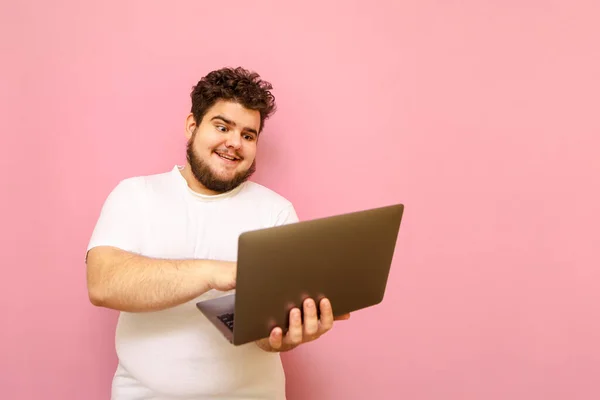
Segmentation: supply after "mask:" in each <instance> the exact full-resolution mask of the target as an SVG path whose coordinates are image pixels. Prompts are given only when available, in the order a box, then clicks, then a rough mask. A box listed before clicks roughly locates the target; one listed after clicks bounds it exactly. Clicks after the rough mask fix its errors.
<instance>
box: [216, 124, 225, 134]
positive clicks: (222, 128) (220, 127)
mask: <svg viewBox="0 0 600 400" xmlns="http://www.w3.org/2000/svg"><path fill="white" fill-rule="evenodd" d="M215 127H216V128H217V130H218V131H221V132H227V127H226V126H224V125H216V126H215Z"/></svg>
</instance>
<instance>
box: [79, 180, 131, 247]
mask: <svg viewBox="0 0 600 400" xmlns="http://www.w3.org/2000/svg"><path fill="white" fill-rule="evenodd" d="M142 189H143V182H141V181H139V180H138V179H134V178H130V179H125V180H123V181H121V182H119V184H118V185H117V186H116V187H115V188H114V189H113V190H112V191H111V192H110V194H109V195H108V197H107V198H106V200H105V202H104V204H103V206H102V209H101V211H100V216H99V218H98V221H97V222H96V226H95V227H94V230H93V232H92V236H91V239H90V241H89V244H88V247H87V251H89V250H91V249H92V248H94V247H97V246H113V247H118V248H120V249H122V250H125V251H130V252H135V253H139V251H140V248H141V246H140V243H141V233H142V224H143V204H142V199H143V193H142Z"/></svg>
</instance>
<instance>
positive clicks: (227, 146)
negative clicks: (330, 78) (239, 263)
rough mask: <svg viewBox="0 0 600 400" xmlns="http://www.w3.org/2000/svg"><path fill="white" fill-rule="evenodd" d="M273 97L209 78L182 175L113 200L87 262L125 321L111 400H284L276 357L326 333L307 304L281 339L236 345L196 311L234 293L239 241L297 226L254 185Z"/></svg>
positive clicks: (236, 76)
mask: <svg viewBox="0 0 600 400" xmlns="http://www.w3.org/2000/svg"><path fill="white" fill-rule="evenodd" d="M271 89H272V86H271V85H270V84H269V83H268V82H265V81H263V80H261V78H260V77H259V76H258V75H257V74H256V73H251V72H249V71H246V70H244V69H242V68H236V69H230V68H225V69H221V70H217V71H213V72H211V73H209V74H208V75H207V76H206V77H204V78H202V79H201V80H200V81H199V82H198V84H197V85H196V86H195V87H194V89H193V91H192V93H191V98H192V108H191V112H190V114H189V115H188V116H187V119H186V123H185V135H186V138H187V162H186V164H185V166H183V167H179V166H175V167H174V168H173V169H172V170H170V171H168V172H165V173H161V174H156V175H149V176H138V177H133V178H127V179H124V180H122V181H121V182H120V183H119V184H118V185H117V186H116V187H115V188H114V189H113V190H112V191H111V193H110V194H109V196H108V198H107V199H106V202H105V203H104V205H103V207H102V211H101V213H100V217H99V220H98V222H97V224H96V227H95V228H94V231H93V233H92V237H91V240H90V243H89V245H88V253H87V259H86V263H87V277H88V278H87V279H88V291H89V296H90V301H91V302H92V303H93V304H94V305H96V306H100V307H106V308H110V309H114V310H118V311H120V315H119V321H118V325H117V330H116V351H117V355H118V359H119V363H118V366H117V370H116V373H115V376H114V379H113V384H112V399H113V400H134V399H135V400H137V399H155V400H158V399H160V400H167V399H212V400H215V399H250V398H252V399H283V398H285V376H284V372H283V368H282V366H281V360H280V357H279V352H282V351H288V350H291V349H293V348H295V347H296V346H298V345H299V344H301V343H305V342H309V341H312V340H315V339H317V338H318V337H320V336H321V335H322V334H324V333H325V332H327V331H328V330H330V329H331V327H332V325H333V320H334V318H333V313H332V308H331V304H330V303H329V302H328V300H327V299H324V300H322V301H321V302H320V304H315V302H314V301H313V300H312V299H307V300H306V302H305V303H304V304H303V305H302V307H303V312H304V321H302V318H301V316H300V315H301V314H300V310H299V309H297V308H296V309H293V310H292V311H291V313H290V327H289V331H288V332H287V333H286V334H285V335H283V334H282V329H281V328H280V327H277V328H275V329H273V331H272V332H271V335H270V337H268V338H265V339H262V340H259V341H257V342H255V343H250V344H246V345H244V346H239V347H236V346H233V345H231V344H230V343H229V342H227V341H226V340H225V339H224V338H223V337H222V336H221V334H220V333H219V332H218V331H217V330H216V329H215V328H214V326H212V324H211V323H210V322H209V321H208V320H207V319H206V318H204V317H203V315H202V314H201V313H200V312H199V311H198V310H197V309H196V307H195V303H196V302H197V301H199V300H202V299H206V298H212V297H216V296H222V295H224V294H226V293H228V292H229V291H232V290H234V289H235V276H236V255H237V238H238V235H239V234H240V233H241V232H243V231H247V230H252V229H259V228H265V227H270V226H276V225H281V224H288V223H292V222H296V221H297V220H298V219H297V216H296V213H295V210H294V207H293V206H292V204H291V203H290V202H289V201H288V200H286V199H285V198H283V197H282V196H280V195H278V194H277V193H275V192H273V191H271V190H269V189H267V188H265V187H263V186H261V185H258V184H256V183H254V182H251V181H249V178H250V177H251V175H252V174H253V172H254V171H255V168H256V160H255V157H256V149H257V143H258V140H259V136H260V133H261V132H262V130H263V128H264V123H265V120H267V119H268V118H269V117H270V116H271V115H272V114H273V112H274V111H275V100H274V97H273V95H272V94H271V92H270V90H271ZM317 307H320V312H321V316H320V319H317ZM347 317H348V316H344V317H342V318H340V319H345V318H347Z"/></svg>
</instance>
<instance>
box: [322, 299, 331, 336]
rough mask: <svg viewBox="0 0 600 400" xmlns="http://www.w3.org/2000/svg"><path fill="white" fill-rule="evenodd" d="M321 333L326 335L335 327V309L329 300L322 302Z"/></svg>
mask: <svg viewBox="0 0 600 400" xmlns="http://www.w3.org/2000/svg"><path fill="white" fill-rule="evenodd" d="M320 308H321V332H322V333H325V332H327V331H328V330H330V329H331V328H332V327H333V309H332V308H331V303H330V302H329V300H328V299H323V300H321V303H320Z"/></svg>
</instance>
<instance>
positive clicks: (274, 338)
mask: <svg viewBox="0 0 600 400" xmlns="http://www.w3.org/2000/svg"><path fill="white" fill-rule="evenodd" d="M282 344H283V331H282V330H281V328H279V327H277V328H273V330H272V331H271V335H270V336H269V345H270V346H271V347H272V348H273V349H275V350H279V349H280V348H281V346H282Z"/></svg>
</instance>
